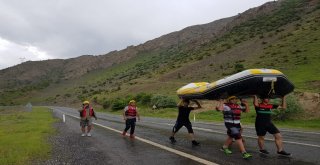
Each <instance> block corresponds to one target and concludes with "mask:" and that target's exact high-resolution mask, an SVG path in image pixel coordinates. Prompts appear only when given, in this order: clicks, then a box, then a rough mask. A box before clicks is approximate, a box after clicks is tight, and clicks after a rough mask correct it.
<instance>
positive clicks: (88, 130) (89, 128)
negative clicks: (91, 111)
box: [87, 125, 92, 133]
mask: <svg viewBox="0 0 320 165" xmlns="http://www.w3.org/2000/svg"><path fill="white" fill-rule="evenodd" d="M91 128H92V125H88V128H87V133H89V132H90V131H91Z"/></svg>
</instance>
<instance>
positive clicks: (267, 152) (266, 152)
mask: <svg viewBox="0 0 320 165" xmlns="http://www.w3.org/2000/svg"><path fill="white" fill-rule="evenodd" d="M259 152H260V153H262V154H266V155H268V154H269V151H267V150H265V149H263V150H259Z"/></svg>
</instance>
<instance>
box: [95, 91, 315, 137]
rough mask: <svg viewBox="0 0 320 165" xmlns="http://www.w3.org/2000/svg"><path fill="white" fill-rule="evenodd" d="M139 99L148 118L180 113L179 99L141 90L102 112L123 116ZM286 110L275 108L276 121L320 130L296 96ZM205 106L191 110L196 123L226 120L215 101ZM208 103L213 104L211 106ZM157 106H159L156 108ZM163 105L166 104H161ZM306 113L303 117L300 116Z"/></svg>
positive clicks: (247, 119) (250, 121) (249, 120)
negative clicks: (197, 109)
mask: <svg viewBox="0 0 320 165" xmlns="http://www.w3.org/2000/svg"><path fill="white" fill-rule="evenodd" d="M132 99H134V100H136V101H137V106H138V108H139V113H140V115H141V116H142V117H143V116H147V117H160V118H171V119H175V118H176V117H177V115H178V109H177V108H176V106H177V101H178V100H174V99H173V98H169V97H165V96H158V95H156V96H153V95H151V94H146V93H139V94H137V95H136V96H128V97H126V98H124V99H121V98H118V99H116V100H114V101H105V105H104V108H103V109H99V110H98V111H100V112H106V113H111V114H117V115H121V114H122V113H123V108H124V107H125V106H126V105H127V104H128V102H129V100H132ZM247 101H248V103H249V105H250V112H249V113H243V114H242V118H241V121H242V123H243V124H245V125H251V126H253V125H254V122H255V117H256V112H255V109H254V107H253V105H252V99H247ZM271 101H272V103H273V104H280V99H275V100H271ZM286 102H287V109H286V110H275V111H273V114H272V118H273V121H274V122H275V123H276V124H278V125H279V126H281V127H286V128H295V129H309V130H318V131H320V119H312V120H309V119H308V117H305V116H303V115H305V114H304V112H303V109H302V107H301V106H300V105H299V104H298V103H297V100H296V99H295V97H294V96H293V95H292V94H291V95H288V97H287V98H286ZM205 104H206V106H205V107H204V108H203V109H201V110H200V111H192V112H191V113H190V120H191V121H194V117H195V119H196V122H199V121H202V122H221V123H223V114H222V112H218V111H216V110H215V106H216V102H214V101H206V103H205ZM208 104H212V105H209V106H208ZM153 105H156V107H157V108H156V109H153ZM159 105H163V106H159ZM301 116H303V118H302V117H301Z"/></svg>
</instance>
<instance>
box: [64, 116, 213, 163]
mask: <svg viewBox="0 0 320 165" xmlns="http://www.w3.org/2000/svg"><path fill="white" fill-rule="evenodd" d="M59 111H60V110H59ZM60 112H61V111H60ZM65 115H67V116H70V117H74V118H77V119H80V117H78V116H74V115H71V114H65ZM92 123H93V124H94V125H97V126H100V127H103V128H106V129H108V130H111V131H114V132H117V133H122V132H121V131H119V130H117V129H114V128H111V127H107V126H104V125H102V124H99V123H95V122H92ZM135 139H137V140H140V141H142V142H145V143H147V144H150V145H153V146H155V147H158V148H161V149H163V150H166V151H169V152H172V153H174V154H177V155H180V156H182V157H185V158H188V159H192V160H194V161H196V162H199V163H202V164H206V165H218V164H217V163H214V162H210V161H208V160H205V159H202V158H199V157H196V156H194V155H191V154H188V153H185V152H182V151H179V150H176V149H173V148H170V147H166V146H164V145H161V144H158V143H155V142H153V141H150V140H147V139H143V138H140V137H137V136H135Z"/></svg>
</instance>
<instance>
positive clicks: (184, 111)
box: [169, 99, 201, 146]
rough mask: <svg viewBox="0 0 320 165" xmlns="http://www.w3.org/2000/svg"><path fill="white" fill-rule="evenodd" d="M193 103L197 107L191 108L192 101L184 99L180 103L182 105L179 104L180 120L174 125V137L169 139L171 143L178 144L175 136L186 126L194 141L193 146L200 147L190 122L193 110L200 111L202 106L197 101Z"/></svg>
mask: <svg viewBox="0 0 320 165" xmlns="http://www.w3.org/2000/svg"><path fill="white" fill-rule="evenodd" d="M192 101H193V102H195V103H196V104H197V107H191V106H189V104H190V101H189V100H187V99H182V100H181V101H180V103H179V104H178V109H179V114H178V118H177V121H176V124H175V125H174V127H173V129H172V135H171V136H170V138H169V139H170V141H171V143H175V142H176V140H175V138H174V135H175V134H176V133H177V132H178V131H179V129H180V128H181V127H182V126H185V127H186V128H187V129H188V133H189V135H190V138H191V140H192V141H191V142H192V145H195V146H198V145H199V144H200V143H199V142H197V141H196V140H195V139H194V133H193V129H192V125H191V122H190V120H189V114H190V112H191V111H192V110H195V109H200V108H201V105H200V104H199V102H198V101H197V100H192Z"/></svg>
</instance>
